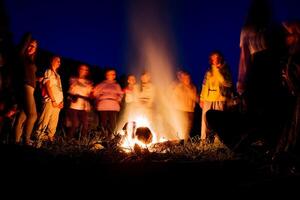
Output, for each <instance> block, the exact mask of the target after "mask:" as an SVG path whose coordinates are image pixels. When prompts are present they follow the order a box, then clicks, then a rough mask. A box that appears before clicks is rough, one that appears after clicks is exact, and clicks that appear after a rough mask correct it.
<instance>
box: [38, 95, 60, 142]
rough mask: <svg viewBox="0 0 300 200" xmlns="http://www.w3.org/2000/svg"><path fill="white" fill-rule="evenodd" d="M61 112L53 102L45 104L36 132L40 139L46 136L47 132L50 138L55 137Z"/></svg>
mask: <svg viewBox="0 0 300 200" xmlns="http://www.w3.org/2000/svg"><path fill="white" fill-rule="evenodd" d="M59 112H60V109H59V108H57V107H53V105H52V102H51V101H49V102H45V103H44V105H43V110H42V114H41V116H40V118H39V121H38V127H37V131H36V134H37V136H38V138H40V137H41V136H43V135H45V132H46V130H47V133H48V137H49V138H53V137H54V135H55V132H56V127H57V123H58V119H59Z"/></svg>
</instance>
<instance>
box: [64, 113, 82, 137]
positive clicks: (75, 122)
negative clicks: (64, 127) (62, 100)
mask: <svg viewBox="0 0 300 200" xmlns="http://www.w3.org/2000/svg"><path fill="white" fill-rule="evenodd" d="M67 117H68V119H69V122H71V123H70V124H69V125H70V126H69V127H68V131H67V137H68V138H69V139H73V138H74V136H75V132H76V129H77V128H78V127H79V119H78V118H79V116H78V110H74V109H69V110H68V113H67Z"/></svg>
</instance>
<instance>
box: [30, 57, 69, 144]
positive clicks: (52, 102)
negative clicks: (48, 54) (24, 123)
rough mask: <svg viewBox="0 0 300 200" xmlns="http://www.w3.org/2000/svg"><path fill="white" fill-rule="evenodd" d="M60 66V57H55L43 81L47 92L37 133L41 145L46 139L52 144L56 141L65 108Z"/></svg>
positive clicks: (44, 95) (44, 96)
mask: <svg viewBox="0 0 300 200" xmlns="http://www.w3.org/2000/svg"><path fill="white" fill-rule="evenodd" d="M60 64H61V61H60V57H58V56H53V57H52V58H51V64H50V67H49V69H47V70H46V71H45V73H44V77H43V79H42V84H43V86H42V88H43V90H42V91H45V92H42V93H43V94H42V96H43V108H42V113H41V116H40V118H39V120H38V127H37V131H36V134H37V138H38V140H39V144H41V142H42V140H45V139H46V140H49V141H51V142H52V141H53V140H54V135H55V132H56V127H57V123H58V119H59V112H60V110H61V109H62V108H63V106H64V103H63V91H62V84H61V79H60V76H59V74H58V72H57V71H58V69H59V67H60ZM46 132H47V133H48V134H47V135H46ZM45 136H47V138H45Z"/></svg>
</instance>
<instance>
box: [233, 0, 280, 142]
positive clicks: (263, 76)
mask: <svg viewBox="0 0 300 200" xmlns="http://www.w3.org/2000/svg"><path fill="white" fill-rule="evenodd" d="M272 28H273V22H272V16H271V6H270V5H269V2H268V1H267V0H253V1H252V4H251V7H250V10H249V14H248V16H247V19H246V22H245V25H244V26H243V28H242V30H241V37H240V48H241V54H240V63H239V73H238V83H237V90H238V92H239V93H240V94H241V95H242V96H243V97H244V99H245V103H246V107H247V108H246V113H247V114H248V116H249V118H250V120H251V124H252V127H253V129H256V131H255V132H257V133H259V132H260V133H259V134H260V135H259V137H260V140H261V141H263V142H264V143H268V144H270V145H274V139H275V138H276V137H277V134H278V130H279V129H280V127H279V126H274V124H276V125H279V124H280V123H281V122H280V121H281V119H280V114H279V113H281V112H282V101H281V100H282V97H281V92H280V90H281V89H280V88H281V80H280V77H281V70H280V65H279V59H278V55H277V53H275V51H276V50H275V49H273V46H276V45H275V44H274V41H273V44H272V43H271V42H272V40H271V39H272V37H273V36H272V34H271V33H272ZM275 42H280V41H275ZM266 119H268V120H266ZM258 139H259V138H258Z"/></svg>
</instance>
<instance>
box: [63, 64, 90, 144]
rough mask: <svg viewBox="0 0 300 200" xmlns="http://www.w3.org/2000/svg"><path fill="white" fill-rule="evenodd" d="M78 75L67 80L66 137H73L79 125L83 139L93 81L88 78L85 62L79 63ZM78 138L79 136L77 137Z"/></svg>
mask: <svg viewBox="0 0 300 200" xmlns="http://www.w3.org/2000/svg"><path fill="white" fill-rule="evenodd" d="M77 70H78V71H77V72H78V76H77V77H71V78H70V80H69V90H68V99H69V109H68V110H67V113H66V126H67V137H68V138H69V139H73V138H74V137H75V133H76V129H78V128H79V127H80V126H82V127H81V131H79V132H80V136H81V138H82V139H83V138H84V137H86V136H87V134H88V114H89V112H90V111H91V103H90V100H91V97H92V96H91V95H92V91H93V82H92V81H91V80H89V79H88V76H89V72H90V69H89V67H88V65H86V64H80V65H79V67H78V69H77ZM79 138H80V137H79Z"/></svg>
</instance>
